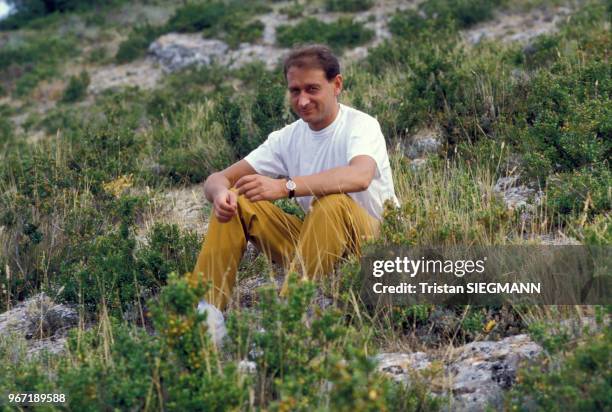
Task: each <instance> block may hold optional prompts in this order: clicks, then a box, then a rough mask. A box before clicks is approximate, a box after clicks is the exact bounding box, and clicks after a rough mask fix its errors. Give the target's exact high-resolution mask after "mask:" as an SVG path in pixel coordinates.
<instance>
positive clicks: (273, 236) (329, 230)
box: [193, 45, 398, 338]
mask: <svg viewBox="0 0 612 412" xmlns="http://www.w3.org/2000/svg"><path fill="white" fill-rule="evenodd" d="M284 74H285V79H286V81H287V87H288V90H289V100H290V104H291V109H292V110H293V111H294V112H295V113H296V114H297V115H298V116H299V117H300V120H297V121H295V122H293V123H292V124H290V125H288V126H285V127H284V128H282V129H280V130H277V131H275V132H273V133H271V134H270V135H269V136H268V139H267V140H266V141H265V142H264V143H263V144H262V145H260V146H259V147H258V148H257V149H255V150H253V151H252V152H251V153H250V154H249V155H247V156H246V157H245V158H244V159H242V160H240V161H238V162H236V163H234V164H233V165H231V166H230V167H228V168H227V169H225V170H223V171H221V172H216V173H213V174H211V175H210V176H209V177H208V179H206V183H205V184H204V192H205V195H206V198H207V199H208V200H209V201H210V202H212V203H213V213H212V216H211V220H210V224H209V227H208V233H207V234H206V237H205V239H204V242H203V245H202V250H201V252H200V255H199V257H198V261H197V263H196V266H195V268H194V271H193V275H195V276H204V278H205V279H206V280H211V281H212V288H211V290H210V291H209V293H208V296H207V301H208V302H210V303H208V302H207V301H202V302H201V303H200V305H199V310H201V311H206V312H208V318H209V324H211V326H212V332H213V335H215V329H216V328H218V329H219V331H218V333H217V335H219V334H223V331H224V330H223V323H222V316H221V314H220V312H219V309H220V310H223V309H224V308H225V307H226V305H227V303H228V302H229V299H230V298H231V293H232V289H233V287H234V284H235V281H236V271H237V267H238V263H239V262H240V259H241V257H242V254H243V253H244V251H245V249H246V245H247V241H248V240H250V241H252V242H254V243H255V244H256V245H257V247H258V248H259V249H260V250H261V251H262V252H263V253H265V254H266V256H267V257H268V258H269V259H272V260H274V261H276V262H278V263H282V264H283V265H284V266H285V267H286V268H287V269H288V271H297V272H300V273H301V274H302V275H303V276H304V277H308V278H316V277H319V276H321V275H324V274H326V273H329V272H330V271H331V270H332V269H333V266H334V264H335V263H336V261H337V260H338V259H339V258H340V257H341V256H342V255H343V254H344V252H346V251H349V252H354V253H359V251H360V244H361V242H362V241H363V240H364V239H367V238H370V237H372V236H374V235H375V234H376V233H377V230H378V226H379V221H380V219H381V213H382V210H383V203H384V202H385V201H386V200H387V199H390V200H391V201H393V202H395V203H396V204H397V203H398V202H397V198H396V196H395V191H394V188H393V180H392V177H391V168H390V165H389V158H388V155H387V149H386V144H385V139H384V137H383V135H382V132H381V129H380V125H379V124H378V121H377V120H376V119H374V118H373V117H371V116H369V115H367V114H365V113H362V112H360V111H358V110H355V109H353V108H350V107H348V106H345V105H342V104H340V103H338V95H339V94H340V92H341V90H342V81H343V79H342V75H341V74H340V66H339V63H338V59H337V58H336V57H335V56H334V55H333V54H332V52H331V51H330V49H329V48H327V47H325V46H321V45H312V46H306V47H302V48H299V49H296V50H293V51H292V52H291V53H290V54H289V56H288V57H287V58H286V59H285V62H284ZM286 197H288V198H293V197H295V198H296V199H297V201H298V202H299V204H300V206H301V207H302V208H303V209H304V211H305V212H306V217H305V219H304V221H303V222H302V221H301V220H300V219H298V218H297V217H295V216H293V215H289V214H287V213H284V212H283V211H282V210H281V209H280V208H278V207H276V206H275V205H273V204H272V203H271V201H273V200H277V199H281V198H286ZM286 286H287V285H286V282H285V285H284V286H283V290H282V291H281V294H284V293H286ZM213 305H214V306H213ZM217 338H219V336H217Z"/></svg>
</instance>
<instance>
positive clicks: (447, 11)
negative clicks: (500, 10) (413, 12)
mask: <svg viewBox="0 0 612 412" xmlns="http://www.w3.org/2000/svg"><path fill="white" fill-rule="evenodd" d="M504 3H505V1H504V0H427V1H425V2H423V3H422V4H420V5H419V9H420V10H422V11H423V12H424V13H425V14H426V15H427V16H428V17H429V18H437V19H440V20H444V19H446V18H449V19H452V20H454V21H456V22H457V24H458V26H459V27H461V28H467V27H470V26H472V25H474V24H476V23H479V22H481V21H484V20H488V19H490V18H491V17H493V11H494V10H495V8H496V7H499V6H500V5H502V4H504Z"/></svg>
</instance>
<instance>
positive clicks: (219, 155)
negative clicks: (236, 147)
mask: <svg viewBox="0 0 612 412" xmlns="http://www.w3.org/2000/svg"><path fill="white" fill-rule="evenodd" d="M213 113H214V109H213V108H212V105H211V104H210V103H209V104H207V105H206V106H204V105H195V106H187V107H185V108H184V109H183V110H180V111H179V112H178V113H176V114H175V115H174V116H173V117H172V120H171V121H167V122H164V123H163V124H162V125H160V127H158V128H156V129H155V130H154V131H153V133H152V136H151V137H152V143H153V145H154V146H153V154H154V156H156V157H157V156H158V158H157V160H158V162H159V165H160V166H161V170H160V172H161V173H162V174H163V175H166V176H168V177H169V178H170V179H172V180H173V181H175V182H180V181H188V182H192V183H197V182H202V181H204V179H206V177H207V176H208V175H209V174H211V173H212V172H214V171H217V170H220V169H223V168H225V167H227V166H228V165H229V164H230V163H231V162H232V160H233V158H234V154H233V150H232V148H231V147H230V146H229V145H228V144H227V143H226V141H225V139H224V137H223V134H222V127H221V125H220V124H218V123H216V122H214V116H213Z"/></svg>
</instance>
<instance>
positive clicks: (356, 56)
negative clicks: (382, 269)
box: [0, 0, 612, 411]
mask: <svg viewBox="0 0 612 412" xmlns="http://www.w3.org/2000/svg"><path fill="white" fill-rule="evenodd" d="M8 3H10V4H12V5H14V9H13V11H12V14H10V15H9V16H8V17H5V18H4V19H2V20H0V284H1V288H0V312H1V313H2V314H0V359H2V364H3V365H7V366H6V367H5V368H3V370H2V371H0V391H1V392H2V393H18V392H20V393H23V392H32V393H58V394H59V393H63V394H65V395H66V403H65V405H64V406H61V405H59V404H48V405H46V406H45V407H46V408H48V409H49V410H56V409H66V408H67V409H70V410H109V409H113V410H115V409H117V410H207V411H208V410H254V409H257V410H291V411H293V410H313V409H314V410H330V411H332V410H333V411H335V410H360V411H361V410H415V411H417V410H421V411H422V410H440V409H442V410H485V409H486V408H487V407H490V408H492V409H493V410H509V409H512V410H515V409H517V410H551V411H552V410H568V411H569V410H593V411H595V410H610V409H611V408H612V395H610V394H611V393H612V388H611V387H610V385H611V381H612V379H611V377H610V371H611V370H612V369H611V367H610V364H611V358H610V346H611V345H612V332H611V330H610V326H609V315H610V308H611V307H612V306H610V305H609V303H612V302H610V301H609V295H606V297H607V298H608V300H607V301H599V302H597V303H599V304H598V305H586V304H574V305H569V304H567V303H568V302H565V301H564V302H559V304H558V305H524V304H513V303H511V302H509V301H508V302H503V303H502V304H489V305H485V304H470V305H465V304H445V305H441V304H440V305H439V304H433V303H426V304H415V305H395V306H372V305H371V304H369V303H368V302H367V301H366V300H365V299H363V296H362V295H361V294H360V293H359V292H360V285H361V284H362V283H361V280H360V275H361V272H360V266H359V260H358V259H356V258H354V257H347V259H345V260H343V263H342V264H341V265H339V267H338V268H337V270H336V271H335V273H331V274H329V278H328V279H325V280H323V281H320V282H317V283H315V284H311V283H308V282H306V283H298V282H293V283H292V286H291V291H292V292H291V294H290V297H289V298H288V299H281V298H279V297H278V294H277V291H278V289H279V287H280V285H281V284H282V281H283V279H284V278H285V276H286V275H287V274H286V273H284V271H283V269H282V268H281V267H278V266H276V265H273V264H271V263H269V262H267V261H266V259H265V257H264V255H263V254H261V253H260V252H259V251H258V250H257V248H256V247H254V246H253V245H252V244H249V246H248V248H247V253H246V254H245V256H244V258H243V260H242V262H241V265H240V269H239V274H238V287H237V288H236V291H235V293H234V299H233V302H232V304H231V305H230V308H229V309H228V310H227V311H226V312H225V317H226V320H227V325H228V330H229V336H228V338H227V339H226V341H225V343H224V346H223V348H222V349H217V348H216V347H215V346H214V345H213V344H212V343H211V341H210V339H209V337H208V335H207V334H206V330H205V326H204V325H205V323H204V320H203V319H202V316H199V315H198V314H197V312H196V306H197V303H198V301H199V299H200V297H201V296H203V293H204V290H205V288H206V287H207V286H206V285H203V284H201V282H200V281H199V280H198V279H196V278H195V277H193V276H191V274H190V273H189V272H190V271H191V270H192V269H193V266H194V263H195V260H196V258H197V255H198V252H199V250H200V246H201V241H202V237H203V235H204V234H205V233H206V229H207V226H208V220H209V219H210V213H211V210H212V209H211V205H210V204H209V203H208V202H207V200H206V199H205V198H204V194H203V187H202V183H203V182H204V181H205V179H206V178H207V177H208V176H209V175H210V174H211V173H212V172H214V171H217V170H220V169H222V168H224V167H227V166H229V165H230V164H232V163H233V162H235V161H237V160H239V159H241V158H243V157H244V156H245V155H246V154H248V153H249V152H250V151H251V150H252V149H254V148H256V147H257V146H258V145H259V144H261V143H262V142H263V141H264V140H265V139H266V138H267V136H268V135H269V134H270V133H271V132H272V131H274V130H277V129H279V128H281V127H282V126H284V125H286V124H289V123H291V122H293V121H294V120H296V119H297V117H296V115H295V114H294V113H292V111H291V110H290V108H289V105H288V102H287V97H286V93H287V91H286V90H287V89H286V84H285V79H284V78H283V74H282V68H281V66H280V64H281V61H282V58H283V56H284V55H286V53H287V52H288V51H289V50H290V48H291V47H292V46H293V45H296V44H300V43H311V42H321V43H326V44H328V45H330V47H332V48H333V50H334V51H335V52H336V53H337V54H338V55H339V56H340V57H341V65H342V66H341V67H342V72H343V75H344V79H345V80H344V90H343V91H342V93H341V95H340V102H342V103H344V104H346V105H349V106H352V107H355V108H357V109H359V110H362V111H364V112H366V113H368V114H370V115H372V116H374V117H376V118H377V119H378V121H379V123H380V125H381V127H382V130H383V134H384V136H385V139H386V143H387V149H388V153H389V157H390V160H391V166H392V169H393V179H394V183H395V190H396V193H397V196H398V198H399V200H400V203H401V206H400V207H399V208H393V207H388V208H387V210H386V212H385V218H384V221H383V224H382V230H381V234H380V236H379V238H378V239H377V240H376V241H375V242H373V244H372V245H371V246H372V247H373V248H391V247H396V248H404V250H408V249H410V248H417V247H429V246H440V247H455V246H457V247H465V246H470V247H473V246H496V247H502V246H503V247H508V249H507V250H513V249H512V247H525V248H530V247H533V248H542V247H544V248H546V247H548V248H550V249H543V250H555V249H554V248H556V247H566V246H573V247H576V248H579V249H580V248H582V249H580V250H592V249H589V248H599V249H596V250H600V251H601V250H603V251H604V252H602V253H604V255H603V256H605V258H606V259H608V258H609V245H610V243H611V241H612V225H611V215H610V212H611V205H612V192H611V189H610V188H611V187H612V185H611V183H612V175H611V170H610V158H611V154H612V100H611V98H612V65H611V64H610V61H609V57H610V56H609V53H610V45H611V43H612V41H611V40H612V36H611V35H610V25H611V22H612V20H611V14H612V2H610V0H574V1H563V0H517V1H512V2H511V1H507V0H498V1H485V0H423V1H400V0H380V1H371V0H355V1H348V0H317V1H309V2H307V1H303V0H291V1H272V0H269V1H267V0H255V1H249V2H239V1H237V0H219V1H193V2H192V1H190V2H170V1H164V0H151V1H135V2H126V1H123V0H113V1H110V2H101V1H96V0H66V1H61V2H60V1H57V2H55V1H49V2H42V1H15V2H8ZM276 203H277V204H278V205H279V206H280V207H281V208H282V209H283V210H285V211H286V212H287V213H292V214H296V215H298V216H301V217H303V212H302V211H301V210H300V209H299V207H298V206H297V204H296V203H294V202H291V201H289V200H287V199H284V200H282V201H277V202H276ZM585 248H586V249H585ZM606 253H607V254H606ZM606 262H609V260H605V261H604V263H603V264H602V265H600V266H599V267H600V268H602V267H603V268H604V269H603V270H600V272H598V273H597V276H600V277H601V279H603V282H604V283H605V282H608V283H607V284H609V275H610V273H609V271H608V272H606V268H607V267H609V266H606ZM601 279H599V280H601ZM565 287H566V285H560V286H559V288H560V289H563V288H565ZM567 287H568V288H569V286H567ZM607 290H609V289H607ZM555 293H557V291H555ZM562 303H563V304H562ZM578 303H585V302H584V301H581V302H578ZM586 303H588V302H586ZM3 396H4V395H3ZM3 401H6V399H3ZM4 404H5V403H3V402H0V405H2V406H4ZM7 404H8V403H7Z"/></svg>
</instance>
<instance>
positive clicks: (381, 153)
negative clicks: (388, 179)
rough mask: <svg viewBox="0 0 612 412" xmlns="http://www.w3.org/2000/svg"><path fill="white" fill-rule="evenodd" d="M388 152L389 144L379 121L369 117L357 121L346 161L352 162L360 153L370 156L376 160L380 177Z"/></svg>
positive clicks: (377, 174)
mask: <svg viewBox="0 0 612 412" xmlns="http://www.w3.org/2000/svg"><path fill="white" fill-rule="evenodd" d="M386 153H387V144H386V142H385V137H384V136H383V134H382V130H381V129H380V124H379V123H378V121H377V120H376V119H374V118H368V119H366V120H364V121H361V122H357V123H356V124H355V126H354V127H353V128H352V130H351V136H350V139H349V143H348V146H347V156H346V161H347V162H350V161H351V159H353V158H354V157H356V156H360V155H367V156H370V157H371V158H372V159H374V161H375V162H376V177H379V176H380V175H381V173H382V170H383V167H384V159H385V155H386Z"/></svg>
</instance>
